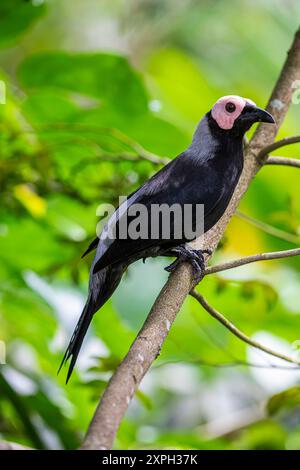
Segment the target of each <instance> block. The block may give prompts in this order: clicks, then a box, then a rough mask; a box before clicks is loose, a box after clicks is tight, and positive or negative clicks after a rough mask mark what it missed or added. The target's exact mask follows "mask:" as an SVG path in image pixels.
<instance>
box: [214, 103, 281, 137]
mask: <svg viewBox="0 0 300 470" xmlns="http://www.w3.org/2000/svg"><path fill="white" fill-rule="evenodd" d="M210 118H211V120H212V122H213V123H214V124H215V125H216V126H217V128H219V129H220V130H222V131H228V132H229V133H231V134H233V135H238V136H243V135H244V134H245V132H247V131H248V130H249V129H250V127H251V126H252V125H253V124H254V123H255V122H269V123H272V124H274V123H275V120H274V118H273V116H272V115H271V114H270V113H268V112H267V111H265V110H264V109H261V108H258V107H257V106H256V104H255V103H254V102H253V101H252V100H250V99H246V98H241V97H240V96H235V95H230V96H223V97H222V98H220V99H219V100H218V101H217V102H216V103H215V104H214V106H213V108H212V110H211V112H210Z"/></svg>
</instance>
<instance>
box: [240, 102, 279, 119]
mask: <svg viewBox="0 0 300 470" xmlns="http://www.w3.org/2000/svg"><path fill="white" fill-rule="evenodd" d="M240 117H241V119H242V120H243V121H248V122H249V123H251V124H254V123H255V122H269V123H270V124H275V119H274V118H273V116H272V114H270V113H268V111H266V110H265V109H262V108H258V107H257V106H249V105H247V106H245V108H244V109H243V111H242V113H241V116H240Z"/></svg>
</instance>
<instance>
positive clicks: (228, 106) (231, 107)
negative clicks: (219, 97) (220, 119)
mask: <svg viewBox="0 0 300 470" xmlns="http://www.w3.org/2000/svg"><path fill="white" fill-rule="evenodd" d="M225 109H226V111H227V112H228V113H234V111H235V110H236V106H235V104H234V103H232V102H231V101H229V102H228V103H226V105H225Z"/></svg>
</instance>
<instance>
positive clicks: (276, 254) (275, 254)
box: [205, 248, 300, 275]
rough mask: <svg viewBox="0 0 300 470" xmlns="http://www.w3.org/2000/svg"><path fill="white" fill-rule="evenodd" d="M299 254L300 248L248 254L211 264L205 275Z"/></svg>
mask: <svg viewBox="0 0 300 470" xmlns="http://www.w3.org/2000/svg"><path fill="white" fill-rule="evenodd" d="M299 255H300V248H295V249H294V250H284V251H271V252H269V253H260V254H257V255H251V256H246V257H245V258H239V259H235V260H233V261H228V262H226V263H222V264H217V265H215V266H210V267H208V268H206V269H205V275H206V274H214V273H219V272H220V271H227V269H233V268H237V267H238V266H244V265H245V264H250V263H255V262H256V261H268V260H272V259H281V258H288V257H290V256H299Z"/></svg>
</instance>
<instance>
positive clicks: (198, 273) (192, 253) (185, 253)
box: [165, 245, 212, 282]
mask: <svg viewBox="0 0 300 470" xmlns="http://www.w3.org/2000/svg"><path fill="white" fill-rule="evenodd" d="M172 253H173V254H174V255H175V256H177V259H176V260H175V261H173V263H171V264H170V265H169V266H167V267H166V268H165V270H166V271H167V272H169V273H171V272H173V271H174V270H175V269H176V268H177V266H178V265H179V264H180V263H183V262H188V263H190V264H191V265H192V268H193V273H194V279H195V280H196V281H197V282H199V281H200V280H201V279H202V277H203V275H204V271H205V258H204V254H209V255H210V254H211V253H212V251H211V250H193V249H192V248H188V247H186V246H184V245H179V246H178V247H177V248H175V249H173V250H172Z"/></svg>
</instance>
